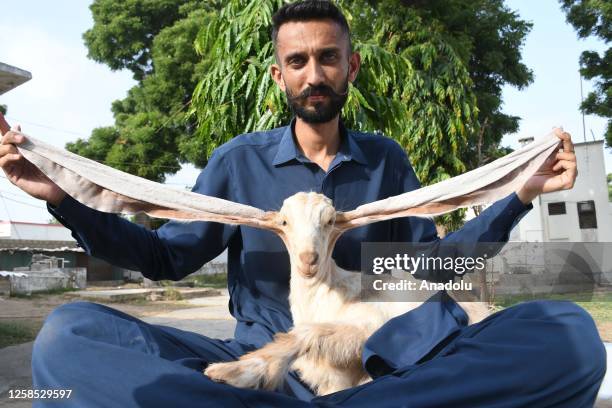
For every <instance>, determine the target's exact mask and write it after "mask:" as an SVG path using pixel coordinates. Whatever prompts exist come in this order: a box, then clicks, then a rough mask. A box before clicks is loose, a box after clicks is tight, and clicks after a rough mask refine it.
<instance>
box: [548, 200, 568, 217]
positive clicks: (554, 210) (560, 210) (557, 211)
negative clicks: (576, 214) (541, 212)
mask: <svg viewBox="0 0 612 408" xmlns="http://www.w3.org/2000/svg"><path fill="white" fill-rule="evenodd" d="M561 214H565V203H564V202H563V201H562V202H560V203H548V215H561Z"/></svg>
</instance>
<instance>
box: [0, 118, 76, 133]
mask: <svg viewBox="0 0 612 408" xmlns="http://www.w3.org/2000/svg"><path fill="white" fill-rule="evenodd" d="M5 117H6V118H7V119H10V120H11V122H13V123H14V122H19V123H25V124H27V125H32V126H38V127H40V128H43V129H49V130H55V131H56V132H62V133H70V134H71V135H75V136H78V137H83V135H82V134H81V133H77V132H74V131H71V130H65V129H58V128H56V127H53V126H48V125H42V124H40V123H36V122H30V121H27V120H21V119H17V118H15V117H12V116H5Z"/></svg>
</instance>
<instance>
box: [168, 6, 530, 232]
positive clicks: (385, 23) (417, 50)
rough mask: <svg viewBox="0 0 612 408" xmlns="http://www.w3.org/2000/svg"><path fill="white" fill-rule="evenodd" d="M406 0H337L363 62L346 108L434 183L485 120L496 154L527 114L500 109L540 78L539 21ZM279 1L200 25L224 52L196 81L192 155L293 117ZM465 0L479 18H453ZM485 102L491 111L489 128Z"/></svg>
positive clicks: (201, 46) (497, 10) (206, 51)
mask: <svg viewBox="0 0 612 408" xmlns="http://www.w3.org/2000/svg"><path fill="white" fill-rule="evenodd" d="M401 3H402V2H400V1H391V0H387V1H379V2H373V1H363V0H362V1H359V0H353V1H350V0H344V1H338V4H339V5H340V6H341V7H342V9H343V10H344V11H345V13H347V18H348V19H349V23H350V24H351V26H352V27H353V37H354V45H355V48H356V49H357V50H358V51H359V52H360V53H361V55H362V61H363V64H362V69H361V71H360V73H359V76H358V79H357V81H356V82H355V84H354V86H352V87H351V88H350V93H349V98H348V102H347V105H346V107H345V109H344V111H343V117H344V119H345V122H347V124H348V126H349V127H352V128H355V129H359V130H368V131H379V132H382V133H384V134H386V135H387V136H389V137H392V138H394V139H396V140H397V141H398V142H400V144H401V145H402V146H403V147H404V148H405V149H406V150H407V151H408V152H409V155H410V158H411V161H412V164H413V166H414V167H415V170H416V173H417V175H418V177H419V179H420V180H421V181H422V182H424V184H429V183H434V182H437V181H440V180H442V179H445V178H448V177H452V176H454V175H457V174H459V173H461V172H464V171H465V170H467V169H468V168H471V167H475V166H476V165H477V162H476V160H475V158H474V156H475V155H474V154H473V151H475V150H476V147H475V146H476V143H475V142H476V139H477V135H479V132H480V131H481V129H482V130H483V132H480V133H481V134H482V133H485V134H486V138H485V140H484V146H485V149H483V150H484V151H485V152H487V153H488V154H489V156H490V157H487V159H490V158H494V157H495V153H494V152H495V151H496V150H497V149H496V147H497V144H498V143H499V141H500V139H501V137H502V136H503V134H504V133H506V132H508V131H514V130H516V127H517V120H518V119H517V118H515V117H509V116H506V115H503V114H502V113H501V112H500V111H499V108H500V106H501V86H502V85H503V84H504V83H511V84H514V85H517V86H519V87H520V86H524V85H526V84H528V83H529V82H530V81H531V73H530V71H529V70H528V69H527V68H526V67H525V66H524V65H523V64H522V63H520V45H521V44H522V41H523V39H524V36H525V35H526V33H527V32H528V30H529V27H530V26H529V25H528V24H527V23H524V22H521V21H520V20H518V18H517V16H516V15H515V14H514V13H512V12H510V11H509V10H507V9H505V8H504V7H503V4H502V3H501V1H494V2H491V1H485V0H483V1H477V2H474V3H477V4H476V5H471V4H472V3H471V2H467V1H460V0H444V1H443V0H439V1H431V2H416V3H415V2H410V3H412V4H410V5H409V6H404V5H402V4H401ZM404 3H405V2H404ZM281 4H282V2H281V1H278V0H277V1H275V0H266V1H247V0H231V1H229V2H228V3H227V6H226V7H225V8H224V9H223V10H222V12H221V13H220V14H219V15H218V16H217V18H215V19H213V20H211V23H210V24H209V26H208V27H207V28H206V30H204V31H203V32H202V33H201V34H200V35H199V36H198V39H197V41H196V47H197V49H198V52H199V53H200V54H201V55H202V56H206V57H207V58H213V59H214V60H215V61H218V62H217V63H216V64H214V65H213V66H212V69H211V70H210V71H209V72H207V73H206V75H205V76H204V77H203V78H202V80H201V81H200V83H199V84H198V87H197V88H196V91H195V92H194V107H195V112H196V114H197V118H198V131H197V132H196V134H195V135H194V137H192V138H190V139H188V140H185V141H183V142H182V143H181V147H180V148H181V152H182V153H183V154H184V155H185V156H186V157H187V158H188V160H190V161H194V162H196V163H197V160H199V159H200V158H201V157H202V155H201V149H202V147H206V149H207V151H206V152H207V154H210V153H211V152H212V150H213V149H214V148H215V147H217V146H218V145H220V144H222V143H224V142H226V141H227V140H229V139H230V138H232V137H233V136H234V135H236V134H239V133H243V132H250V131H254V130H261V129H268V128H272V127H275V126H278V125H281V124H283V123H287V121H288V119H289V115H290V113H289V111H288V109H287V106H286V104H285V99H284V97H283V95H282V94H281V92H280V90H279V89H278V88H277V87H276V85H275V84H274V83H273V81H272V79H271V78H270V76H269V74H268V71H267V70H268V66H269V65H270V64H271V63H272V62H273V58H274V55H273V49H272V44H271V42H270V40H269V30H270V24H271V23H270V21H271V16H272V14H273V12H274V11H275V10H276V9H277V8H278V7H280V5H281ZM457 11H461V12H462V13H464V14H466V15H471V16H472V17H471V19H466V18H461V17H459V18H456V19H455V18H454V17H452V16H453V13H454V12H457ZM445 13H447V14H445ZM440 16H444V18H441V17H440ZM483 21H484V22H483ZM461 24H463V26H461ZM460 26H461V29H459V28H458V27H460ZM487 39H488V40H487ZM489 47H495V48H494V50H492V51H487V50H486V49H487V48H489ZM477 48H478V52H474V49H477ZM469 68H472V71H473V72H472V73H470V70H469ZM472 76H473V78H472ZM475 82H478V83H479V85H475ZM479 94H480V95H481V102H480V103H479V101H478V95H479ZM479 104H480V105H481V106H482V109H483V111H484V114H485V115H487V116H485V123H488V126H487V127H484V129H483V126H481V124H480V123H479V122H478V119H477V118H478V112H479V110H480V108H479ZM491 152H493V153H491ZM200 160H201V159H200ZM459 219H460V217H456V218H455V220H459ZM447 223H448V219H447ZM451 224H453V223H452V222H451ZM456 226H457V223H456V222H455V223H454V225H451V229H454V228H456Z"/></svg>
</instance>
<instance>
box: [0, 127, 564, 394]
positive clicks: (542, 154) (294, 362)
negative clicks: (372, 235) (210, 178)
mask: <svg viewBox="0 0 612 408" xmlns="http://www.w3.org/2000/svg"><path fill="white" fill-rule="evenodd" d="M2 122H3V118H2V116H1V115H0V125H3V126H0V127H1V128H3V129H4V128H6V127H7V126H6V123H4V124H3V123H2ZM5 130H6V129H5ZM5 130H3V131H5ZM24 136H25V135H24ZM18 148H19V151H20V152H21V153H22V154H23V156H24V157H25V158H26V159H27V160H29V161H30V162H31V163H33V164H34V165H35V166H37V167H38V168H39V169H40V170H41V171H42V172H43V173H44V174H46V175H47V176H48V177H49V178H50V179H51V180H53V181H54V182H55V183H56V184H58V185H59V186H60V187H61V188H62V189H63V190H64V191H66V193H68V194H69V195H71V196H72V197H74V198H75V199H77V200H78V201H80V202H81V203H83V204H85V205H88V206H90V207H92V208H94V209H97V210H100V211H106V212H113V213H124V214H134V213H136V212H140V211H144V212H146V213H147V214H149V215H151V216H153V217H160V218H171V219H176V220H187V221H189V220H202V221H215V222H223V223H229V224H236V225H248V226H252V227H257V228H264V229H267V230H270V231H273V232H275V233H277V234H278V235H279V236H280V237H281V238H282V240H283V241H284V243H285V245H286V247H287V250H288V252H289V255H290V261H291V281H290V296H289V301H290V306H291V313H292V315H293V320H294V324H295V326H294V328H293V329H292V330H290V331H289V332H288V333H279V334H277V335H276V336H275V338H274V341H272V342H271V343H269V344H267V345H265V346H264V347H263V348H261V349H259V350H256V351H254V352H251V353H248V354H246V355H244V356H242V357H241V358H240V359H239V360H237V361H234V362H228V363H215V364H211V365H209V366H208V367H207V368H206V369H205V374H206V375H208V376H209V377H211V378H212V379H214V380H217V381H224V382H227V383H230V384H233V385H236V386H239V387H251V388H264V389H274V388H276V387H277V386H278V385H279V384H280V382H281V381H282V379H283V377H284V374H285V373H286V372H287V370H289V369H291V368H293V369H296V370H298V372H299V373H300V374H301V376H302V379H303V380H304V381H305V382H306V383H308V384H309V385H310V386H311V387H312V388H313V389H314V390H315V392H316V393H317V394H319V395H321V394H327V393H330V392H334V391H338V390H341V389H344V388H347V387H351V386H353V385H356V384H360V383H363V382H366V381H368V380H369V378H368V376H367V375H366V373H365V372H364V370H363V369H362V367H361V361H360V359H361V349H362V347H363V344H364V343H365V341H366V339H367V338H368V336H369V335H370V334H371V333H373V332H374V331H375V330H376V329H377V328H378V327H380V326H381V325H382V324H384V323H385V322H386V321H387V320H389V319H390V318H392V317H394V316H397V315H399V314H401V313H405V312H406V311H408V310H411V309H413V308H415V307H417V306H418V305H419V303H418V302H414V303H384V304H382V305H381V304H376V303H366V302H360V301H359V298H358V296H359V290H360V280H359V278H360V275H359V274H356V273H353V272H349V271H345V270H343V269H341V268H339V267H338V266H337V265H336V264H335V263H334V261H333V259H332V258H331V253H332V250H333V248H334V244H335V243H336V241H337V239H338V237H339V236H340V235H341V234H342V233H343V232H344V231H346V230H348V229H351V228H355V227H359V226H362V225H366V224H369V223H372V222H377V221H382V220H389V219H393V218H397V217H405V216H431V215H437V214H442V213H446V212H449V211H452V210H454V209H456V208H460V207H467V206H471V205H478V204H486V203H490V202H493V201H496V200H498V199H501V198H502V197H504V196H506V195H508V194H510V193H511V192H513V191H516V190H518V188H520V187H521V186H522V185H523V184H524V183H525V181H526V180H527V179H528V178H529V177H531V176H532V175H533V174H535V173H536V171H537V170H538V169H539V168H540V166H541V165H542V164H543V163H544V161H545V160H546V159H547V158H548V157H549V156H550V155H551V154H554V153H556V150H557V149H558V148H559V139H558V138H557V137H556V136H555V135H554V134H553V133H551V134H550V135H548V136H547V137H545V138H541V139H539V140H536V141H535V142H533V143H531V144H529V145H526V146H524V147H522V148H521V149H519V150H517V151H515V152H513V153H511V154H509V155H507V156H504V157H502V158H500V159H497V160H495V161H494V162H491V163H489V164H487V165H485V166H483V167H480V168H478V169H475V170H472V171H470V172H468V173H465V174H462V175H460V176H457V177H454V178H452V179H448V180H445V181H442V182H440V183H437V184H434V185H430V186H427V187H424V188H421V189H419V190H415V191H412V192H409V193H404V194H400V195H398V196H394V197H389V198H387V199H384V200H380V201H376V202H373V203H369V204H365V205H362V206H360V207H358V208H356V209H355V210H352V211H349V212H344V213H343V212H337V211H335V209H334V207H333V205H332V203H331V201H330V200H329V199H327V198H325V197H324V196H322V195H319V194H314V193H297V194H295V195H293V196H292V197H289V198H287V199H286V200H285V202H284V204H283V206H282V208H281V210H280V211H278V212H275V211H263V210H260V209H257V208H254V207H250V206H248V205H244V204H239V203H233V202H230V201H227V200H223V199H219V198H216V197H208V196H203V195H200V194H197V193H192V192H187V191H179V190H174V189H171V188H169V187H167V186H164V185H161V184H158V183H154V182H152V181H149V180H145V179H142V178H140V177H136V176H133V175H130V174H127V173H123V172H121V171H118V170H115V169H112V168H110V167H107V166H104V165H101V164H99V163H96V162H94V161H91V160H88V159H85V158H83V157H80V156H78V155H75V154H73V153H70V152H67V151H65V150H61V149H57V148H55V147H53V146H50V145H47V144H45V143H43V142H40V141H37V140H36V139H33V138H31V137H29V136H27V137H26V140H25V141H24V142H23V143H21V144H20V145H19V146H18ZM315 299H316V300H315ZM461 306H462V307H463V308H464V309H465V310H466V311H467V313H468V315H469V316H470V322H472V323H473V322H475V321H478V320H480V319H482V318H484V317H485V316H486V315H487V310H486V308H484V307H483V305H482V304H478V303H472V304H470V303H463V304H461ZM365 316H367V319H366V321H363V322H359V323H356V322H358V321H359V320H362V319H363V318H364V317H365ZM356 317H358V318H356Z"/></svg>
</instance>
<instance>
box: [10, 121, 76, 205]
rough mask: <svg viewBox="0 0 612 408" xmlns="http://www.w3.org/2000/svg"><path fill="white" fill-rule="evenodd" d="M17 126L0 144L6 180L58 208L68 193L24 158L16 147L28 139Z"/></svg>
mask: <svg viewBox="0 0 612 408" xmlns="http://www.w3.org/2000/svg"><path fill="white" fill-rule="evenodd" d="M20 131H21V128H20V127H19V126H17V127H16V128H12V129H11V130H10V131H8V132H6V134H5V135H4V136H3V137H2V142H1V143H0V168H2V170H3V171H4V174H6V178H8V180H9V181H10V182H11V183H13V184H14V185H16V186H17V187H19V188H20V189H22V190H23V191H25V192H26V193H28V194H29V195H31V196H32V197H35V198H38V199H39V200H45V201H47V202H48V203H49V204H52V205H54V206H58V205H59V204H60V203H61V202H62V200H63V199H64V197H65V196H66V193H65V192H64V190H62V189H61V188H60V187H59V186H58V185H57V184H55V183H54V182H53V181H51V180H50V179H49V178H48V177H47V176H45V175H44V174H43V172H41V171H40V170H39V169H38V167H36V166H35V165H33V164H32V163H30V162H29V161H27V160H26V159H25V157H23V155H22V154H21V153H19V150H17V147H15V146H16V145H18V144H20V143H23V142H24V141H25V140H26V139H25V136H24V135H23V134H22V133H21V132H20Z"/></svg>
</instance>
